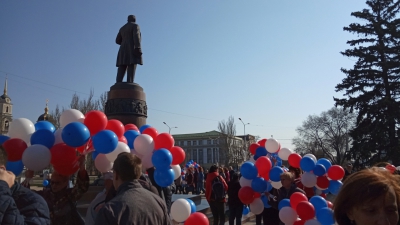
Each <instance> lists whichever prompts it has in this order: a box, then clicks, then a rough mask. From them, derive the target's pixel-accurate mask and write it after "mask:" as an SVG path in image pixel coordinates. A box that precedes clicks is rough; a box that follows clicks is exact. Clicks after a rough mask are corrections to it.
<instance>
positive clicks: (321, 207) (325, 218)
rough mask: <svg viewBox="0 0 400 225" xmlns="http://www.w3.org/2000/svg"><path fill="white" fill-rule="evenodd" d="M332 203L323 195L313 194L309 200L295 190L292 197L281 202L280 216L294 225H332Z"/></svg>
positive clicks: (283, 220) (285, 221)
mask: <svg viewBox="0 0 400 225" xmlns="http://www.w3.org/2000/svg"><path fill="white" fill-rule="evenodd" d="M332 207H333V205H332V203H331V202H329V201H326V200H325V199H324V198H323V197H321V196H313V197H311V198H310V200H309V201H308V199H307V197H306V196H305V195H304V194H303V193H300V192H295V193H293V194H292V195H291V196H290V199H287V198H286V199H283V200H281V201H280V202H279V205H278V209H279V218H280V220H281V221H282V222H283V223H285V224H293V225H304V224H306V225H317V224H318V225H332V224H334V223H335V221H334V220H333V211H332Z"/></svg>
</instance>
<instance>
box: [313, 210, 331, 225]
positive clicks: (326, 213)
mask: <svg viewBox="0 0 400 225" xmlns="http://www.w3.org/2000/svg"><path fill="white" fill-rule="evenodd" d="M317 220H318V221H319V222H320V223H321V224H323V225H325V224H335V221H334V219H333V211H332V209H330V208H328V207H323V208H321V209H319V210H318V211H317Z"/></svg>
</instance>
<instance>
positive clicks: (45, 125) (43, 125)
mask: <svg viewBox="0 0 400 225" xmlns="http://www.w3.org/2000/svg"><path fill="white" fill-rule="evenodd" d="M38 130H49V131H51V132H53V133H54V132H55V131H56V127H55V126H54V125H53V124H52V123H50V122H49V121H45V120H44V121H39V122H37V123H35V131H38Z"/></svg>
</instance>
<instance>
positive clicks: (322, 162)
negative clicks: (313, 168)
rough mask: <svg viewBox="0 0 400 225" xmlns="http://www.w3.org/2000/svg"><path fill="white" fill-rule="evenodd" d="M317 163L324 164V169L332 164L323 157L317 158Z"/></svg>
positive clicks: (327, 168)
mask: <svg viewBox="0 0 400 225" xmlns="http://www.w3.org/2000/svg"><path fill="white" fill-rule="evenodd" d="M317 164H321V165H324V167H325V169H326V171H328V170H329V168H331V166H332V163H331V162H330V161H329V160H327V159H325V158H322V159H318V161H317Z"/></svg>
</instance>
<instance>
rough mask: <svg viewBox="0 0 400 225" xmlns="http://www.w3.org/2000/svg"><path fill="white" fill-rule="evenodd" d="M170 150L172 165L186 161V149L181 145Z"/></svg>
mask: <svg viewBox="0 0 400 225" xmlns="http://www.w3.org/2000/svg"><path fill="white" fill-rule="evenodd" d="M169 151H170V152H171V154H172V165H177V164H181V163H182V162H183V161H185V157H186V156H185V151H184V150H183V149H182V148H181V147H179V146H174V147H172V148H171V149H170V150H169Z"/></svg>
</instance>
